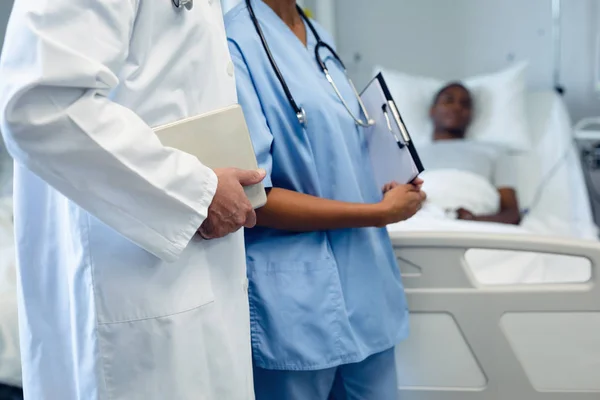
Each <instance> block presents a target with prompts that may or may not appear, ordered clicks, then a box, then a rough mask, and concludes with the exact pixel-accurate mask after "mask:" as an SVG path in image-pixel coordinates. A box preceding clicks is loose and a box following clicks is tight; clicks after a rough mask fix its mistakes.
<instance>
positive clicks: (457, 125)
mask: <svg viewBox="0 0 600 400" xmlns="http://www.w3.org/2000/svg"><path fill="white" fill-rule="evenodd" d="M472 111H473V103H472V99H471V93H470V92H469V90H468V89H467V88H466V87H464V86H463V85H462V84H460V83H457V82H454V83H450V84H448V85H446V86H444V87H443V88H442V89H440V91H439V92H437V94H436V95H435V97H434V99H433V104H432V105H431V109H430V111H429V115H430V116H431V119H432V121H433V125H434V140H444V139H462V138H464V137H465V133H466V131H467V127H468V126H469V123H470V122H471V114H472Z"/></svg>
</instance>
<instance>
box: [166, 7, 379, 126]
mask: <svg viewBox="0 0 600 400" xmlns="http://www.w3.org/2000/svg"><path fill="white" fill-rule="evenodd" d="M173 1H175V0H173ZM190 1H191V0H190ZM246 5H247V6H248V11H249V13H250V18H251V19H252V23H253V24H254V27H255V28H256V33H258V36H259V37H260V40H261V41H262V45H263V47H264V49H265V52H266V53H267V57H268V58H269V62H270V63H271V67H272V68H273V72H275V75H277V79H278V80H279V82H280V83H281V87H282V88H283V91H284V92H285V96H286V97H287V99H288V102H289V103H290V105H291V106H292V108H293V109H294V112H295V113H296V117H297V118H298V122H300V125H302V126H305V125H306V111H304V108H302V107H300V106H298V104H297V103H296V101H295V100H294V96H292V93H291V92H290V88H289V87H288V85H287V83H286V82H285V79H284V78H283V75H282V74H281V71H280V70H279V67H277V63H276V62H275V59H274V58H273V54H271V50H270V49H269V45H268V44H267V40H266V39H265V36H264V34H263V32H262V29H261V28H260V24H259V23H258V19H257V18H256V15H255V14H254V9H253V8H252V4H251V0H246ZM296 8H297V9H298V12H299V13H300V16H301V17H302V19H304V21H306V25H308V27H309V29H310V31H311V32H312V34H313V35H314V37H315V39H316V41H317V45H316V46H315V58H316V59H317V62H318V63H319V66H320V67H321V71H323V73H324V74H325V78H326V79H327V81H328V82H329V83H330V84H331V86H332V87H333V90H334V91H335V94H336V95H337V97H338V98H339V99H340V101H341V102H342V104H343V105H344V107H345V108H346V111H348V114H350V116H351V117H352V119H353V120H354V122H355V123H356V124H357V125H360V126H364V127H368V126H371V125H373V124H375V121H373V120H372V119H371V118H370V117H369V113H368V112H367V109H366V108H365V105H364V104H363V102H362V100H361V98H360V95H359V94H358V92H357V91H356V87H355V86H354V83H353V82H352V79H350V77H349V76H348V73H347V72H346V66H345V65H344V63H343V62H342V60H341V59H340V57H339V56H338V55H337V53H336V52H335V51H334V50H333V48H332V47H331V46H330V45H328V44H327V43H325V42H324V41H322V40H321V37H320V36H319V34H318V33H317V30H316V29H315V27H314V26H313V24H312V23H311V22H310V20H309V19H308V17H307V16H306V14H304V11H302V9H301V8H300V7H298V6H297V5H296ZM321 48H326V49H327V50H329V52H330V53H331V55H333V57H334V58H335V59H336V60H337V62H338V63H339V64H340V66H341V67H342V69H343V70H344V74H345V75H346V79H347V80H348V83H349V84H350V87H352V90H353V91H354V95H355V96H356V99H357V100H358V104H359V105H360V109H361V111H362V113H363V115H364V116H365V120H366V122H365V120H362V119H360V118H356V117H355V116H354V114H353V113H352V111H351V110H350V107H348V104H347V103H346V101H345V100H344V98H343V96H342V94H341V93H340V91H339V90H338V88H337V86H336V84H335V82H334V81H333V78H332V77H331V74H330V73H329V70H328V69H327V66H326V65H325V62H324V61H323V59H322V58H321V56H320V55H319V50H320V49H321Z"/></svg>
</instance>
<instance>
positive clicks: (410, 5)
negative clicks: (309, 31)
mask: <svg viewBox="0 0 600 400" xmlns="http://www.w3.org/2000/svg"><path fill="white" fill-rule="evenodd" d="M551 3H552V2H551V1H550V0H527V1H526V2H524V1H522V0H453V1H439V0H419V1H414V0H374V1H364V0H337V1H336V6H335V13H336V16H335V26H336V32H335V33H336V39H337V45H338V49H339V52H340V54H341V56H342V57H343V58H344V60H345V61H346V63H347V67H348V69H349V71H350V73H351V74H352V76H353V77H354V78H355V80H356V81H357V84H358V86H362V85H363V84H364V83H365V82H366V81H367V80H368V79H369V78H370V77H371V75H372V70H373V67H374V66H375V65H383V66H385V67H388V68H395V69H398V70H401V71H404V72H407V73H412V74H420V75H425V76H434V77H437V78H442V79H448V80H450V79H460V78H462V77H469V76H473V75H476V74H482V73H489V72H493V71H496V70H500V69H502V68H504V67H507V66H508V65H509V64H511V63H513V62H516V61H520V60H524V59H528V60H529V62H530V66H529V72H528V73H529V76H528V81H529V82H528V83H529V86H530V87H532V88H539V89H543V88H551V87H552V86H553V75H552V72H553V64H552V61H553V47H552V45H553V41H552V10H551ZM599 3H600V1H598V0H578V1H570V0H566V1H562V23H561V28H562V45H561V53H562V56H561V83H562V84H563V86H564V87H565V89H566V95H565V100H566V102H567V105H568V107H569V109H570V112H571V115H572V117H573V119H574V120H577V119H579V118H581V117H584V116H596V115H598V114H600V94H599V93H596V92H594V87H593V86H594V84H593V82H594V78H593V77H594V73H593V60H594V51H595V49H594V48H595V41H596V36H597V35H598V34H600V4H599Z"/></svg>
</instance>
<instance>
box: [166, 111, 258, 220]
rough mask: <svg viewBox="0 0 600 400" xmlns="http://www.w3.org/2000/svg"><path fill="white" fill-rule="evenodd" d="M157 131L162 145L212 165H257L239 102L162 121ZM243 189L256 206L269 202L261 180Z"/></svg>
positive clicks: (251, 166) (225, 166) (245, 166)
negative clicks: (168, 122)
mask: <svg viewBox="0 0 600 400" xmlns="http://www.w3.org/2000/svg"><path fill="white" fill-rule="evenodd" d="M154 132H155V133H156V135H157V136H158V138H159V140H160V141H161V143H162V144H163V146H165V147H172V148H175V149H178V150H181V151H183V152H186V153H188V154H191V155H193V156H195V157H196V158H198V159H199V160H200V162H202V164H204V165H206V166H207V167H209V168H212V169H215V168H228V167H235V168H240V169H247V170H255V169H258V162H257V161H256V155H255V153H254V147H253V146H252V140H251V139H250V132H249V130H248V126H247V125H246V119H245V118H244V113H243V111H242V108H241V107H240V105H239V104H234V105H232V106H229V107H225V108H221V109H218V110H215V111H211V112H208V113H205V114H200V115H197V116H194V117H190V118H186V119H183V120H180V121H176V122H173V123H170V124H166V125H162V126H159V127H156V128H154ZM244 192H245V193H246V196H247V197H248V200H250V203H251V204H252V207H254V208H255V209H256V208H260V207H262V206H264V205H265V204H266V203H267V193H266V191H265V188H264V186H263V184H262V183H259V184H257V185H252V186H246V187H244Z"/></svg>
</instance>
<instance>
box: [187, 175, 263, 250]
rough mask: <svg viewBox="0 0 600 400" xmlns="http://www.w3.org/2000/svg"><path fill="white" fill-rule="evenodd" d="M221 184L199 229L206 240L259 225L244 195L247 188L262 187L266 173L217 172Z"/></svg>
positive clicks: (218, 185)
mask: <svg viewBox="0 0 600 400" xmlns="http://www.w3.org/2000/svg"><path fill="white" fill-rule="evenodd" d="M215 174H216V175H217V178H218V180H219V182H218V184H217V191H216V193H215V196H214V198H213V200H212V203H211V204H210V206H209V207H208V216H207V217H206V219H205V220H204V222H203V223H202V226H200V229H198V233H199V234H200V236H202V237H203V238H204V239H217V238H221V237H223V236H226V235H229V234H230V233H233V232H235V231H237V230H239V229H240V228H241V227H246V228H252V227H253V226H254V225H256V214H255V213H254V209H253V208H252V205H251V204H250V200H248V197H246V194H245V193H244V186H251V185H256V184H257V183H260V182H261V181H262V180H263V179H264V178H265V175H266V172H265V171H264V170H258V171H245V170H240V169H237V168H223V169H215Z"/></svg>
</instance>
